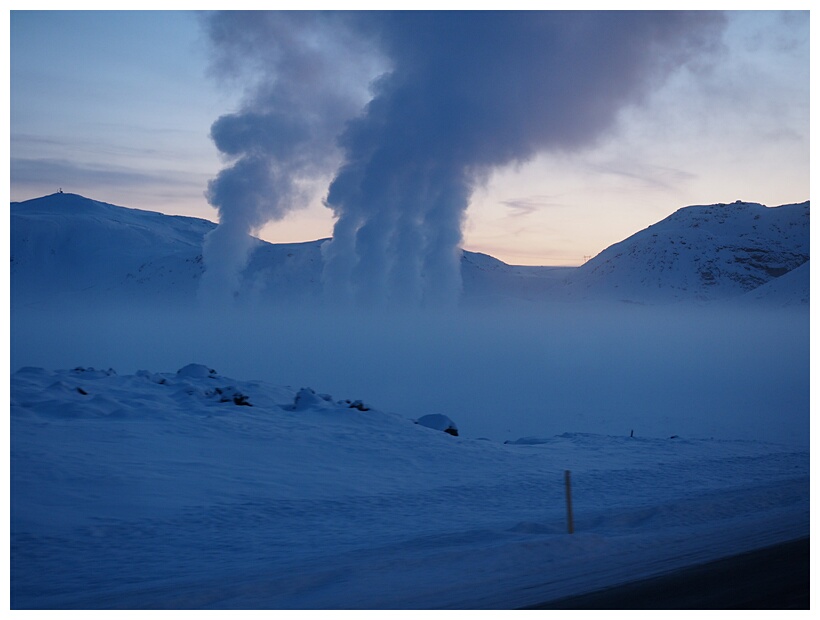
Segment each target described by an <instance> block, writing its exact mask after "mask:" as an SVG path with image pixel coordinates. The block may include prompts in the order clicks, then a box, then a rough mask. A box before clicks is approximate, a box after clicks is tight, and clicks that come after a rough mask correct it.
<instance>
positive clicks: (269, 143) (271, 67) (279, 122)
mask: <svg viewBox="0 0 820 620" xmlns="http://www.w3.org/2000/svg"><path fill="white" fill-rule="evenodd" d="M208 25H209V33H210V36H211V40H212V42H213V44H214V47H215V50H216V52H217V58H218V60H219V62H218V66H219V67H221V69H222V71H223V72H224V71H225V70H226V68H231V67H236V65H237V64H241V65H242V66H243V67H246V70H250V71H251V73H253V72H254V71H256V74H255V75H256V80H255V82H254V84H255V86H254V88H253V89H252V91H251V95H250V96H249V97H248V98H247V100H246V102H245V106H244V108H243V110H242V111H240V112H239V113H237V114H233V115H228V116H224V117H222V118H220V119H219V120H218V121H217V122H216V123H215V124H214V127H213V130H212V135H213V137H214V141H215V142H216V144H217V147H218V148H219V149H220V151H221V152H222V153H224V154H225V155H226V156H227V157H228V158H230V159H231V160H232V161H233V162H234V163H233V165H232V167H230V168H227V169H225V170H223V171H222V172H221V173H220V175H219V176H218V177H217V178H216V179H215V180H214V181H212V182H211V184H210V186H209V190H208V198H209V200H210V202H211V203H212V204H213V205H214V206H216V207H217V208H218V209H219V212H220V228H219V229H217V231H215V232H214V233H213V234H212V235H211V237H209V239H208V242H207V245H206V250H205V260H206V267H207V268H208V270H209V271H210V272H211V276H208V277H206V278H205V279H204V280H203V288H204V289H207V290H211V291H216V290H220V289H219V288H218V287H217V283H215V282H214V280H217V281H219V282H221V283H222V285H224V288H223V289H221V290H228V291H230V290H232V288H235V287H236V281H235V279H234V280H232V278H235V277H236V274H237V273H238V271H239V270H241V268H242V266H243V265H244V263H245V261H246V260H247V254H248V251H249V246H248V241H247V240H245V237H246V236H247V234H248V233H252V232H254V231H255V230H258V228H259V227H261V226H262V225H263V224H265V223H266V222H267V221H270V220H276V219H280V218H282V217H283V216H284V215H285V214H286V213H287V212H288V211H289V210H290V209H292V208H294V207H296V206H299V205H300V204H304V203H305V202H306V198H305V196H304V194H303V193H301V192H300V191H299V189H300V183H303V182H305V181H307V180H311V179H317V178H320V177H322V176H323V175H328V174H330V173H332V171H333V170H336V174H335V178H334V179H333V181H332V183H331V184H330V187H329V189H328V193H327V198H326V204H327V205H328V206H329V207H330V208H331V209H333V212H334V215H335V217H336V224H335V228H334V232H333V239H332V241H331V242H329V243H328V244H327V245H326V246H325V247H324V248H323V250H324V251H323V255H324V259H325V269H324V274H323V280H324V285H325V291H326V294H327V298H328V300H330V302H331V303H333V304H334V305H335V304H343V305H350V304H363V305H374V304H375V305H383V304H388V305H395V306H400V307H407V306H419V305H425V306H449V305H452V304H454V303H455V302H456V301H457V300H458V297H459V294H460V288H461V272H460V256H461V251H460V246H461V242H462V224H463V221H464V216H465V212H466V209H467V207H468V205H469V201H470V197H471V195H472V192H473V189H474V188H475V187H476V186H477V185H478V184H481V183H482V182H483V181H484V179H486V177H487V175H488V174H489V173H490V172H491V171H492V170H493V169H494V168H496V167H499V166H503V165H507V164H510V163H514V162H524V161H527V160H528V159H530V158H532V157H533V156H535V155H536V154H537V153H539V152H541V151H546V150H576V149H581V148H584V147H587V146H589V145H591V144H593V143H594V142H595V141H596V140H597V139H599V138H600V137H601V136H602V135H604V134H605V133H606V132H607V131H609V130H610V129H611V128H612V127H613V126H614V123H615V121H616V118H617V115H618V112H619V111H620V110H622V109H623V108H624V107H625V106H628V105H631V104H635V103H639V102H640V101H641V100H642V99H643V98H644V97H645V96H646V95H647V94H648V93H649V92H650V91H651V90H652V89H653V88H654V87H656V86H657V85H659V84H660V82H661V81H662V80H663V79H664V78H665V77H666V75H668V74H669V73H670V72H672V71H673V70H675V69H676V68H677V67H680V66H681V65H682V64H684V63H687V62H689V61H692V60H695V59H697V60H700V59H702V58H703V56H704V54H705V53H708V52H710V51H713V50H714V49H715V47H716V45H717V42H719V40H720V33H721V31H722V28H723V26H724V16H723V15H722V14H720V13H716V12H670V11H659V12H641V11H626V12H556V11H539V12H518V11H516V12H481V11H478V12H447V11H443V12H439V11H436V12H425V11H419V12H415V11H414V12H356V13H321V12H320V13H298V12H297V13H292V12H288V13H252V14H246V13H233V12H227V13H216V14H213V15H211V16H209V18H208ZM378 67H381V68H382V71H381V74H380V75H379V77H378V79H376V80H375V81H373V82H372V86H371V97H372V98H371V99H370V101H369V102H368V103H367V105H366V106H365V107H364V108H362V104H363V103H364V100H363V99H362V98H361V93H362V85H363V84H365V83H367V81H368V80H370V79H371V78H372V77H374V76H375V75H376V73H375V71H376V70H377V68H378ZM336 146H338V147H340V149H341V152H340V151H338V150H337V149H336V148H335V147H336ZM340 156H341V159H340V158H339V157H340Z"/></svg>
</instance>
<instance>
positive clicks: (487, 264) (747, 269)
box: [11, 194, 809, 307]
mask: <svg viewBox="0 0 820 620" xmlns="http://www.w3.org/2000/svg"><path fill="white" fill-rule="evenodd" d="M214 226H215V225H214V224H213V223H211V222H208V221H206V220H200V219H196V218H190V217H179V216H165V215H161V214H158V213H152V212H146V211H139V210H136V209H127V208H124V207H116V206H113V205H109V204H105V203H100V202H97V201H93V200H89V199H87V198H83V197H81V196H77V195H73V194H54V195H51V196H45V197H43V198H38V199H34V200H29V201H25V202H22V203H12V205H11V293H12V304H13V305H15V306H18V307H37V306H39V307H44V306H47V305H48V304H53V303H55V302H56V301H75V302H77V301H100V300H105V301H112V300H124V301H126V302H133V301H142V302H145V303H151V304H154V303H157V302H158V301H160V300H161V301H163V302H172V303H191V302H193V301H194V300H195V299H196V291H197V287H198V284H199V279H200V277H201V275H202V272H203V269H204V267H203V264H202V239H203V237H204V235H205V234H206V233H207V232H209V231H210V230H212V229H213V227H214ZM324 241H325V240H317V241H312V242H306V243H291V244H270V243H267V242H264V241H261V240H257V241H256V248H255V249H254V251H253V252H252V254H251V257H250V261H249V264H248V266H247V268H246V269H245V271H244V273H243V276H242V286H241V288H240V301H245V302H248V303H256V302H265V301H273V300H276V301H282V300H288V301H302V300H306V299H307V300H311V299H316V298H317V297H318V296H319V295H320V293H321V273H322V256H321V249H320V248H321V245H322V243H324ZM808 259H809V203H808V202H806V203H802V204H797V205H784V206H781V207H776V208H767V207H764V206H762V205H759V204H753V203H734V204H730V205H711V206H697V207H686V208H683V209H680V210H679V211H677V212H676V213H675V214H673V215H671V216H670V217H668V218H666V219H665V220H663V221H661V222H659V223H657V224H655V225H653V226H650V227H649V228H647V229H646V230H644V231H641V232H639V233H636V234H635V235H633V236H632V237H630V238H628V239H626V240H625V241H622V242H620V243H618V244H615V245H614V246H611V247H610V248H607V249H606V250H604V251H603V252H601V254H599V255H598V256H596V257H595V258H593V259H592V260H590V261H588V262H587V263H586V264H585V265H583V266H581V267H578V268H566V267H564V268H559V267H523V266H514V265H507V264H506V263H503V262H502V261H499V260H497V259H495V258H493V257H491V256H487V255H485V254H480V253H475V252H467V251H465V252H464V253H463V257H462V279H463V283H464V299H465V301H467V302H468V303H472V304H476V303H477V304H486V303H494V302H498V301H500V300H510V299H517V300H530V301H549V300H555V301H565V300H577V299H595V300H611V301H629V302H635V303H668V302H676V301H707V300H723V299H729V298H733V297H739V296H741V295H743V294H745V293H748V292H749V291H752V290H754V289H755V288H757V287H759V286H762V285H764V284H766V283H768V282H771V281H774V280H775V279H777V278H779V277H780V276H783V275H785V274H787V273H788V272H789V271H791V270H793V269H795V268H796V267H799V266H800V265H802V264H804V263H806V262H807V261H808ZM801 282H802V280H801ZM801 286H802V285H801ZM791 288H793V286H792V287H791ZM778 290H779V287H771V289H770V291H771V292H770V293H769V294H768V295H767V298H768V300H769V303H774V304H776V303H777V299H778V295H779V293H778ZM790 290H791V289H790ZM808 297H809V295H808V286H806V287H805V288H801V290H800V291H799V292H797V293H795V292H794V291H792V292H790V293H789V294H788V295H787V298H786V299H785V300H784V303H792V302H794V300H803V299H808ZM747 299H749V300H752V301H753V300H754V299H756V298H753V297H751V296H749V297H747Z"/></svg>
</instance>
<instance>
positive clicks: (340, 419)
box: [11, 367, 809, 609]
mask: <svg viewBox="0 0 820 620" xmlns="http://www.w3.org/2000/svg"><path fill="white" fill-rule="evenodd" d="M197 368H198V369H199V370H200V371H201V370H202V369H204V372H199V373H197V372H196V371H195V370H196V369H197ZM216 388H220V389H222V391H223V393H225V391H226V390H225V389H224V388H232V389H233V390H234V391H238V392H240V393H241V394H243V395H245V396H247V402H248V403H250V404H251V405H252V406H241V405H237V404H234V402H233V401H232V400H225V401H222V395H221V394H220V393H218V392H217V390H216ZM81 391H82V392H85V394H83V393H81ZM298 392H299V389H297V388H290V387H281V386H273V385H270V384H268V383H265V382H262V381H244V380H236V379H232V378H228V377H224V376H222V375H220V374H218V373H217V372H213V373H211V372H210V369H208V368H207V367H194V370H193V371H192V370H191V368H190V367H189V369H188V370H187V371H183V372H181V373H153V372H148V371H146V372H140V373H135V374H133V375H118V374H116V373H114V372H113V371H99V370H91V369H83V370H79V369H75V370H69V371H56V372H52V371H46V370H43V369H32V368H26V369H22V370H20V371H19V372H17V373H15V374H14V375H13V376H12V401H11V402H12V407H11V414H12V422H11V433H12V434H11V439H12V444H11V445H12V453H11V499H12V504H11V506H12V511H11V545H12V564H11V570H12V581H11V585H12V590H11V594H12V607H14V608H29V607H40V608H54V607H59V608H85V607H88V608H107V607H111V608H143V607H145V608H283V609H284V608H430V607H432V608H448V607H455V608H473V607H480V608H508V607H515V606H523V605H527V604H532V603H536V602H538V601H539V600H543V599H544V598H549V597H556V596H563V595H566V594H571V593H574V592H580V591H583V590H585V589H589V588H591V587H599V586H601V585H608V584H611V583H617V582H619V581H624V580H627V579H630V578H637V577H640V576H644V575H647V574H652V573H654V572H658V571H661V570H669V569H670V568H673V567H675V566H680V565H685V564H687V563H691V562H694V561H699V560H703V559H711V558H714V557H719V556H721V555H723V554H725V553H732V552H735V551H740V550H744V549H747V548H750V547H753V546H756V545H758V546H759V545H762V544H768V543H771V542H778V541H781V540H788V539H790V538H796V537H799V536H804V535H807V534H808V515H809V492H808V488H809V453H808V450H807V449H804V448H800V447H794V446H785V445H777V444H767V443H763V442H760V441H721V440H708V439H703V440H693V439H685V438H677V439H661V438H642V437H640V436H638V437H633V438H630V437H628V436H627V435H624V436H605V435H592V434H582V433H567V434H562V435H558V436H553V437H546V438H529V439H528V440H527V442H526V443H525V444H522V445H516V444H503V443H500V442H497V441H487V440H480V439H472V438H468V437H452V436H450V435H448V434H446V433H444V432H440V431H437V430H434V429H430V428H425V427H423V426H421V425H417V424H414V423H413V420H411V419H408V418H405V417H403V416H400V415H396V414H391V413H387V412H383V411H380V410H379V409H378V408H370V409H368V410H367V411H361V410H359V409H353V408H350V404H349V403H347V402H346V401H347V400H348V399H347V396H346V395H345V398H344V399H341V400H339V399H335V398H329V397H328V398H329V399H327V398H319V399H318V400H317V401H316V402H314V404H313V406H311V407H307V408H303V409H301V410H298V411H297V410H294V406H293V405H294V401H295V399H296V395H297V394H298ZM317 393H321V392H320V391H319V390H317ZM355 396H360V395H355ZM221 401H222V402H221ZM365 403H366V404H367V405H368V406H371V407H372V406H373V405H374V403H370V402H369V401H367V400H365ZM565 469H570V470H571V471H572V481H573V498H574V512H575V527H576V533H575V534H573V535H572V536H570V535H568V534H567V533H566V522H565V505H564V488H563V471H564V470H565Z"/></svg>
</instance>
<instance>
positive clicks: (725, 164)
mask: <svg viewBox="0 0 820 620" xmlns="http://www.w3.org/2000/svg"><path fill="white" fill-rule="evenodd" d="M10 26H11V27H10V32H11V46H10V54H11V58H10V61H11V62H10V82H11V94H10V139H11V140H10V147H11V148H10V156H11V187H10V190H11V191H10V193H11V200H12V201H17V200H26V199H29V198H34V197H37V196H40V195H43V194H49V193H53V192H55V191H57V189H58V188H60V187H62V188H63V190H64V191H68V192H74V193H79V194H82V195H85V196H87V197H89V198H94V199H96V200H102V201H105V202H111V203H114V204H119V205H123V206H128V207H136V208H144V209H151V210H158V211H162V212H165V213H171V214H185V215H195V216H198V217H205V218H209V219H215V218H216V212H215V210H214V209H212V208H211V207H210V206H209V205H208V204H207V202H206V201H205V198H204V197H203V192H204V190H205V187H206V184H207V181H208V180H209V179H210V178H212V177H213V176H215V175H216V174H217V172H218V171H219V170H220V168H221V166H222V164H221V162H220V160H219V157H218V155H217V150H216V147H215V146H214V145H213V143H212V142H211V141H210V139H209V137H208V133H209V130H210V126H211V124H212V123H213V121H215V120H216V119H217V118H218V117H219V116H220V115H222V114H225V113H228V112H231V111H234V110H236V109H237V107H238V105H239V102H240V100H241V95H242V90H241V86H240V85H239V84H240V83H239V82H234V83H225V82H218V81H217V80H216V79H215V78H214V77H212V76H210V75H209V73H208V63H209V61H208V57H209V56H208V54H209V51H208V43H207V40H206V38H205V36H204V33H203V31H202V30H201V29H200V25H199V22H198V19H197V16H196V15H195V14H193V13H186V12H59V13H56V12H20V11H14V12H12V13H11V23H10ZM809 177H810V173H809V18H808V12H799V13H788V14H784V13H777V12H747V13H732V14H731V15H730V21H729V27H728V28H727V30H726V33H725V50H724V52H723V53H722V54H721V56H720V57H719V59H718V61H717V62H716V63H714V64H712V65H709V66H703V67H699V68H697V69H696V70H691V69H687V70H684V71H681V72H678V73H676V74H674V75H673V76H672V77H671V79H670V80H668V82H666V83H665V84H663V85H662V86H660V88H659V89H658V90H657V91H656V92H655V93H654V95H653V96H652V97H651V98H650V99H649V101H647V102H645V104H644V106H642V107H641V108H632V109H629V110H627V111H625V112H624V114H622V115H621V120H620V123H619V124H618V126H617V128H616V129H615V131H614V132H611V133H610V134H609V135H608V136H607V137H606V138H605V139H604V140H603V141H601V142H600V143H599V144H598V145H597V146H596V147H594V148H592V149H589V150H587V151H584V152H579V153H575V154H573V155H555V154H545V155H542V156H540V157H538V158H537V159H535V160H533V161H531V162H529V163H528V164H526V165H523V166H520V167H518V168H516V169H506V170H499V171H498V172H497V173H496V174H495V175H493V177H492V178H491V180H490V182H489V184H488V185H487V187H486V188H482V189H479V190H478V191H477V192H476V194H475V195H474V196H473V201H472V203H471V206H470V209H469V211H468V218H467V223H466V228H465V247H466V248H467V249H471V250H476V251H483V252H487V253H490V254H493V255H494V256H497V257H498V258H501V259H502V260H505V261H507V262H510V263H517V264H556V265H557V264H579V263H580V262H582V260H583V258H584V257H585V256H591V255H594V254H597V253H598V252H600V251H601V250H603V249H604V248H605V247H607V246H608V245H611V244H612V243H615V242H617V241H620V240H621V239H623V238H625V237H626V236H628V235H630V234H632V233H634V232H636V231H638V230H640V229H642V228H645V227H646V226H648V225H650V224H652V223H654V222H656V221H658V220H660V219H662V218H663V217H666V216H667V215H669V214H670V213H672V212H673V211H675V210H676V209H678V208H680V207H682V206H686V205H689V204H703V203H714V202H731V201H734V200H737V199H742V200H747V201H754V202H761V203H764V204H768V205H770V206H774V205H779V204H784V203H788V202H799V201H803V200H807V199H809ZM328 180H329V179H328ZM324 187H326V184H325V185H324ZM321 198H322V186H321V185H320V186H319V188H318V189H317V193H316V196H315V199H314V200H313V201H312V202H311V203H310V204H308V205H306V206H305V208H304V209H301V210H296V211H294V212H293V213H291V214H290V215H289V216H288V217H287V218H285V220H283V221H281V222H278V223H276V224H273V225H270V226H268V227H266V228H265V229H263V231H262V236H263V237H264V238H266V239H268V240H270V241H274V242H284V241H306V240H311V239H316V238H320V237H324V236H329V235H330V233H331V230H332V225H333V220H332V217H331V213H330V211H329V210H328V209H326V208H325V207H323V206H322V205H321Z"/></svg>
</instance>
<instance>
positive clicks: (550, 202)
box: [501, 195, 566, 218]
mask: <svg viewBox="0 0 820 620" xmlns="http://www.w3.org/2000/svg"><path fill="white" fill-rule="evenodd" d="M556 198H558V196H543V195H542V196H527V197H524V198H510V199H509V200H502V201H501V204H502V205H504V206H505V207H507V208H508V209H509V210H510V211H511V213H509V214H508V215H509V217H515V218H518V217H526V216H528V215H530V214H532V213H534V212H535V211H538V210H539V209H543V208H550V207H563V206H566V205H564V204H563V203H561V202H556V201H555V199H556Z"/></svg>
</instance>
